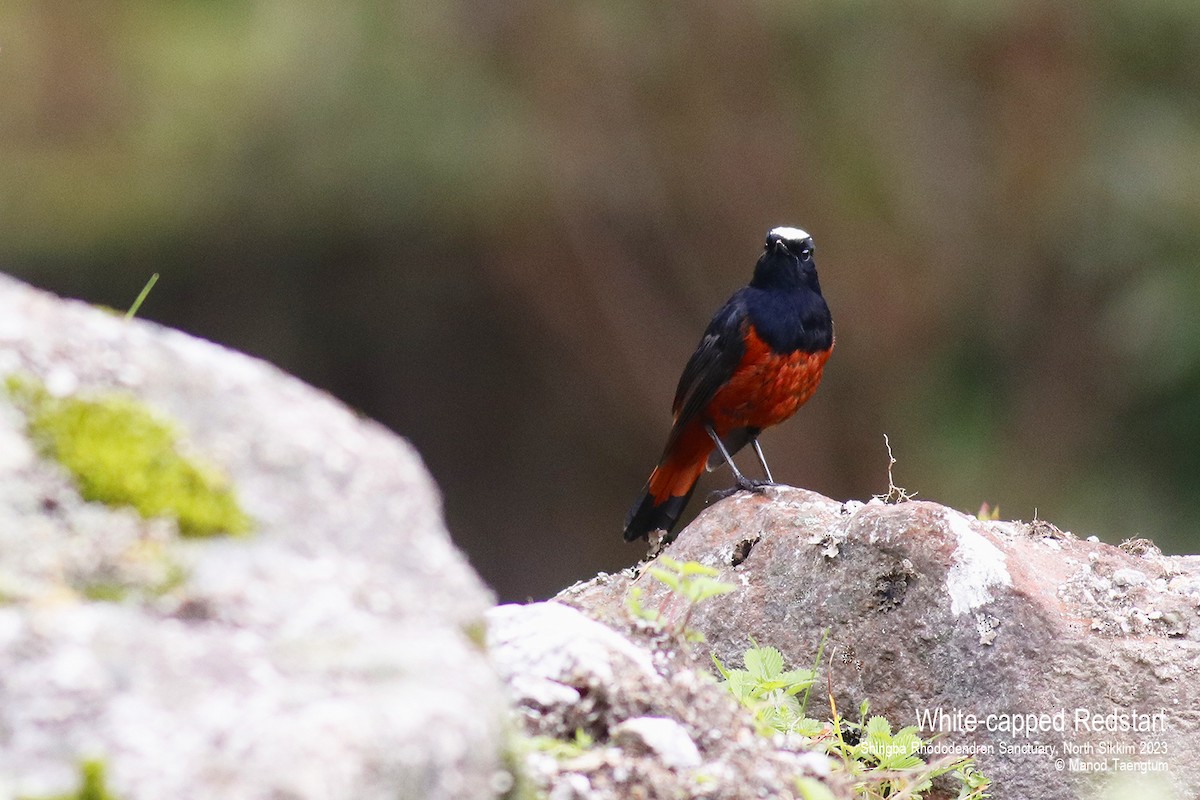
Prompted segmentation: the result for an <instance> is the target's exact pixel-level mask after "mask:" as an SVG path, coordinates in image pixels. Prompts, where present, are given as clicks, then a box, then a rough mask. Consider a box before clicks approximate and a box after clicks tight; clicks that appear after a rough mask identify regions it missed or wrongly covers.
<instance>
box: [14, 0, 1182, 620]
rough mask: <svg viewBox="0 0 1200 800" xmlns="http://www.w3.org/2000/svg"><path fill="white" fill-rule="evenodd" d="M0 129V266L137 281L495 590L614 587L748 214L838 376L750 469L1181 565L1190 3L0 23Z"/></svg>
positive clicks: (71, 13) (130, 285) (531, 0)
mask: <svg viewBox="0 0 1200 800" xmlns="http://www.w3.org/2000/svg"><path fill="white" fill-rule="evenodd" d="M0 109H2V111H0V147H2V148H3V151H2V152H3V158H0V269H2V270H4V271H6V272H10V273H12V274H14V275H16V276H18V277H21V278H24V279H26V280H29V281H31V282H33V283H35V284H37V285H39V286H42V287H45V288H48V289H51V290H54V291H56V292H59V293H62V294H66V295H70V296H75V297H82V298H85V299H87V300H89V301H92V302H96V303H103V304H107V305H111V306H114V307H120V308H125V307H127V306H128V305H129V303H130V302H132V300H133V298H134V297H135V296H136V295H137V293H138V290H139V289H140V288H141V286H142V285H143V283H144V282H145V281H146V279H147V277H148V276H149V275H150V273H151V272H156V271H157V272H161V273H162V279H161V281H160V282H159V283H158V286H157V287H156V288H155V289H154V292H153V293H152V294H151V296H150V298H149V300H148V301H147V302H146V304H145V306H144V307H143V309H142V312H141V316H143V317H146V318H150V319H154V320H157V321H160V322H164V323H166V324H169V325H173V326H176V327H179V328H182V329H183V330H186V331H189V332H192V333H195V334H198V335H200V336H203V337H206V338H209V339H213V340H216V341H218V342H222V343H225V344H228V345H230V346H233V347H236V348H239V349H242V350H245V351H248V352H250V353H253V354H256V355H259V356H262V357H265V358H267V359H269V360H271V361H273V362H275V363H276V364H279V365H280V366H282V367H283V368H285V369H287V370H289V371H290V372H292V373H294V374H296V375H298V376H300V377H302V378H303V379H305V380H307V381H309V382H311V383H313V384H316V385H317V386H320V387H323V388H325V389H327V390H329V391H330V392H332V393H333V394H335V395H337V396H338V397H340V398H342V399H343V400H345V401H346V402H347V403H349V404H350V405H352V406H353V407H355V408H357V409H360V410H361V411H363V412H364V413H366V414H368V415H370V416H372V417H374V418H376V419H379V420H381V421H382V422H384V423H385V424H387V425H388V426H390V427H391V428H393V429H394V430H396V431H397V432H399V433H401V434H403V435H404V436H406V437H409V438H410V439H411V440H412V441H413V442H414V443H415V444H416V445H417V447H418V448H419V449H420V451H421V453H422V454H423V456H424V458H425V459H426V462H427V463H428V465H429V468H430V469H431V471H432V472H433V474H434V476H435V477H436V478H437V480H438V481H439V483H440V485H441V486H442V489H443V492H444V494H445V503H446V512H447V516H448V519H449V524H450V527H451V530H452V532H453V535H454V537H455V539H456V540H457V541H458V543H459V544H460V545H461V546H462V547H463V548H464V549H465V550H466V551H467V553H468V555H469V556H470V558H471V561H472V563H473V564H474V565H475V567H476V568H477V569H478V570H479V572H480V573H481V574H482V575H483V576H484V577H485V579H487V580H488V581H489V582H490V583H491V584H492V585H493V586H494V587H495V588H496V589H497V591H498V592H499V594H500V595H501V597H502V598H506V599H523V598H525V597H543V596H546V595H549V594H552V593H553V592H555V591H557V590H558V589H559V588H561V587H563V586H565V585H567V584H568V583H570V582H572V581H573V580H576V579H581V578H586V577H590V576H591V575H593V574H594V573H595V572H596V571H597V570H600V569H603V570H614V569H618V568H620V567H622V566H625V565H628V564H630V563H632V562H634V561H636V560H637V558H638V557H639V556H640V555H641V554H642V549H641V548H640V547H639V546H637V545H625V544H624V543H623V542H622V541H621V523H622V521H623V518H624V515H625V512H626V509H627V507H628V505H629V503H630V502H632V500H633V498H634V496H635V495H636V494H637V492H638V490H639V489H640V488H641V486H642V483H643V481H644V480H645V478H646V475H647V474H648V473H649V471H650V469H651V468H652V467H653V465H654V463H655V461H656V460H657V458H658V455H659V453H660V449H661V447H662V444H663V440H664V438H665V435H666V430H667V427H668V425H669V408H670V403H671V397H672V395H673V392H674V388H675V381H676V379H677V377H678V374H679V371H680V369H681V368H682V366H683V363H684V362H685V360H686V359H687V357H688V355H689V354H690V353H691V350H692V348H693V347H694V345H695V343H696V341H697V340H698V338H699V336H700V332H701V331H702V330H703V327H704V325H705V324H706V322H707V321H708V318H709V316H710V315H711V313H712V312H713V310H715V308H716V307H717V306H718V305H719V304H720V303H721V302H722V301H723V300H724V299H725V297H726V296H727V295H728V294H729V293H731V292H732V291H733V290H734V289H736V288H737V287H738V286H740V285H742V284H743V283H744V282H745V281H746V280H747V279H748V278H749V275H750V271H751V268H752V265H753V263H754V260H755V258H756V257H757V255H758V252H759V250H760V248H761V241H762V237H763V235H764V234H765V232H766V230H767V229H768V228H770V227H772V226H774V225H778V224H790V225H798V226H801V227H804V228H805V229H807V230H809V231H810V232H812V233H813V234H814V236H815V238H816V242H817V247H818V253H817V256H818V257H817V262H818V265H819V267H820V270H821V277H822V283H823V285H824V287H825V290H826V295H827V297H828V299H829V303H830V305H831V307H832V309H833V313H834V318H835V320H836V324H837V331H838V349H837V351H836V353H835V354H834V357H833V359H832V360H831V361H830V364H829V367H828V369H827V372H826V379H825V383H824V385H823V386H822V388H821V390H820V391H819V392H818V393H817V395H816V397H815V398H814V399H813V401H812V402H810V403H809V404H808V406H806V407H805V408H804V409H803V410H802V411H801V412H800V413H799V414H798V415H797V418H796V419H795V420H793V421H792V422H791V423H789V424H787V425H785V426H783V427H781V428H778V429H775V430H773V431H771V432H769V433H768V434H766V435H765V436H764V439H763V442H764V449H765V450H766V453H767V455H768V458H769V459H770V460H771V463H772V468H773V470H774V472H775V475H776V477H778V478H781V479H783V480H785V481H787V482H789V483H793V484H795V485H800V486H806V487H809V488H812V489H815V490H817V491H820V492H822V493H824V494H828V495H830V496H832V497H835V498H839V499H845V498H860V499H865V498H867V497H869V496H870V495H872V494H876V493H881V492H884V491H885V490H886V489H887V455H886V451H885V449H884V441H883V436H884V434H885V433H886V434H888V435H889V436H890V439H891V444H892V448H893V450H894V451H895V455H896V457H897V459H898V464H897V465H896V467H895V477H896V481H897V483H899V484H900V485H903V486H905V487H907V488H908V489H909V490H910V491H916V492H918V496H919V497H920V498H923V499H931V500H937V501H941V502H944V503H947V504H950V505H952V506H955V507H957V508H960V509H962V510H964V511H968V512H974V511H976V510H977V509H978V508H979V505H980V503H982V502H984V501H987V502H989V503H991V504H993V505H996V504H998V505H999V506H1000V510H1001V513H1002V515H1003V516H1004V517H1006V518H1023V519H1030V518H1032V517H1033V516H1034V514H1035V512H1036V514H1037V515H1038V516H1039V517H1041V518H1043V519H1047V520H1050V521H1052V522H1055V523H1056V524H1058V525H1059V526H1060V527H1062V528H1065V529H1070V530H1073V531H1074V532H1075V533H1077V534H1079V535H1088V534H1093V533H1095V534H1097V535H1099V536H1101V537H1102V538H1104V539H1106V540H1108V541H1113V542H1116V541H1120V540H1121V539H1124V538H1127V537H1131V536H1134V535H1144V536H1149V537H1152V538H1154V539H1155V540H1157V541H1158V543H1159V544H1160V545H1161V546H1162V547H1163V548H1164V550H1167V551H1169V552H1180V551H1195V550H1197V549H1200V548H1198V547H1197V524H1196V522H1195V521H1194V514H1193V511H1194V508H1195V506H1196V503H1197V500H1198V499H1200V488H1198V486H1200V313H1197V309H1198V308H1200V302H1198V301H1200V255H1198V254H1200V4H1196V3H1191V2H1183V0H1136V2H1135V0H1086V1H1085V0H1078V1H1077V2H1070V1H1069V0H1068V1H1066V2H1060V1H1057V0H1056V1H1054V2H1050V1H1049V0H1010V1H1006V0H998V1H997V2H982V0H981V1H980V2H971V1H970V0H946V1H945V2H933V0H924V1H923V0H910V1H908V2H865V1H863V2H851V1H850V0H841V1H840V2H825V3H816V2H785V0H756V1H755V2H745V3H717V2H714V3H688V4H683V3H680V4H673V3H659V2H649V1H648V0H643V1H640V2H634V1H632V0H629V1H616V2H601V3H591V4H587V3H564V2H561V1H555V0H510V1H509V2H497V3H492V2H454V1H453V0H449V1H447V2H441V3H423V2H390V3H384V2H367V1H365V0H349V1H346V0H343V1H342V2H336V3H335V2H329V1H328V0H257V1H251V2H233V1H232V0H206V1H205V2H200V1H199V0H193V2H176V3H141V2H117V1H115V0H110V1H109V2H63V1H61V0H60V1H59V2H49V1H47V0H41V1H39V2H33V1H32V0H24V1H23V0H7V2H5V3H3V4H2V5H0ZM728 483H729V481H728V476H727V474H723V473H717V474H716V475H714V476H709V477H708V478H706V479H705V483H704V484H703V485H702V488H701V492H706V491H708V490H711V489H717V488H723V487H724V486H726V485H728ZM700 496H701V495H698V497H700ZM699 505H700V503H698V502H694V506H695V507H699ZM693 510H695V509H693ZM381 533H385V532H381Z"/></svg>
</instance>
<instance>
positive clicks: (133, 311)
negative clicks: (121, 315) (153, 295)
mask: <svg viewBox="0 0 1200 800" xmlns="http://www.w3.org/2000/svg"><path fill="white" fill-rule="evenodd" d="M156 283H158V273H157V272H156V273H154V274H153V275H151V276H150V280H148V281H146V285H145V286H143V287H142V291H141V292H139V293H138V296H137V299H136V300H134V301H133V305H131V306H130V307H129V310H128V311H126V312H125V319H133V318H134V316H136V315H137V312H138V309H139V308H141V307H142V303H143V302H145V300H146V297H147V295H149V294H150V290H151V289H153V288H154V284H156Z"/></svg>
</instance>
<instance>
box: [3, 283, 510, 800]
mask: <svg viewBox="0 0 1200 800" xmlns="http://www.w3.org/2000/svg"><path fill="white" fill-rule="evenodd" d="M11 376H20V377H21V379H22V380H27V381H33V382H40V385H41V386H43V387H44V390H45V392H46V393H47V396H48V397H84V398H110V397H118V396H119V397H122V398H132V402H136V403H137V404H139V405H144V406H145V408H146V409H148V410H149V413H151V414H152V415H155V416H156V417H160V418H161V419H163V420H169V421H170V424H171V425H172V426H173V427H174V428H175V429H177V430H178V431H179V432H180V434H181V435H182V437H183V441H182V444H181V449H184V450H186V451H187V453H188V454H189V456H190V455H195V456H196V457H198V458H201V459H202V460H203V461H204V462H205V463H207V464H208V465H210V467H211V468H213V469H215V470H218V471H219V472H220V473H222V474H223V475H224V476H225V478H226V479H227V481H228V484H229V486H230V487H232V489H233V491H234V492H235V493H236V496H237V500H238V502H239V503H240V507H241V509H242V510H244V512H245V514H246V515H248V516H249V517H250V518H251V520H252V530H251V531H250V532H249V533H247V534H245V535H242V536H237V537H220V536H218V537H212V538H192V539H184V538H181V537H180V535H179V528H178V526H177V524H176V522H175V521H174V520H173V519H171V518H157V519H143V518H142V517H141V516H140V515H139V514H137V513H136V512H134V511H133V510H131V509H129V508H114V507H109V506H106V505H101V504H99V503H95V502H85V501H84V500H82V499H81V498H80V495H79V490H78V486H77V484H76V482H75V481H74V480H73V479H72V478H71V476H70V475H68V474H67V473H66V471H65V470H64V469H63V468H62V467H60V466H59V465H58V464H56V463H54V462H52V461H50V460H47V459H46V458H43V457H41V456H40V455H39V448H38V447H35V446H33V444H32V443H31V441H30V439H29V438H28V436H27V430H26V418H25V415H24V414H23V413H22V411H21V410H19V409H18V408H17V407H16V406H15V405H14V402H13V397H12V396H11V395H10V394H5V393H3V390H2V389H0V552H3V553H4V559H3V562H2V563H0V598H2V604H0V796H3V797H10V796H15V795H20V796H29V797H45V796H53V795H63V794H65V793H67V792H72V791H75V790H76V789H77V788H78V782H79V765H80V762H81V761H84V760H89V759H94V760H98V761H99V762H102V763H103V765H104V772H105V775H106V781H107V787H108V789H109V790H110V791H111V792H112V793H113V794H115V795H116V796H119V797H121V798H123V800H137V798H162V797H238V798H277V797H293V798H309V797H311V798H342V797H344V798H373V797H377V798H385V797H386V798H422V799H424V798H471V799H472V800H474V799H475V798H484V797H491V796H496V795H497V794H498V793H499V791H500V790H502V788H503V786H504V784H505V781H504V780H502V778H503V777H504V773H503V768H502V760H501V758H502V750H503V749H504V748H505V746H506V745H505V742H506V726H507V722H506V713H505V705H504V699H503V695H502V694H501V691H500V686H499V683H498V681H496V679H495V676H494V674H493V673H492V671H491V669H490V667H489V666H488V664H487V663H486V661H485V660H484V657H483V654H482V652H481V650H480V645H479V637H481V636H482V630H483V622H482V619H483V613H484V611H485V610H486V608H487V607H488V606H489V605H490V604H491V598H490V596H489V593H488V592H487V590H486V589H485V587H483V586H482V585H481V583H480V582H479V580H478V579H477V577H476V576H475V575H474V574H473V573H472V572H471V570H470V568H469V567H468V566H467V565H466V563H465V561H464V559H463V558H462V557H461V555H460V554H459V553H458V552H457V551H456V550H455V549H454V547H453V546H452V545H451V544H450V541H449V538H448V536H447V534H446V531H445V528H444V525H443V522H442V518H441V511H440V500H439V498H438V495H437V491H436V489H435V487H434V485H433V483H432V481H431V480H430V478H429V476H428V475H427V473H426V472H425V469H424V468H423V466H422V464H421V462H420V459H419V457H418V456H417V454H416V453H415V452H414V451H413V450H412V448H410V447H409V446H408V445H407V444H406V443H405V442H404V441H402V440H400V439H398V438H397V437H395V436H394V435H392V434H390V433H389V432H388V431H386V430H384V429H383V428H382V427H380V426H378V425H376V424H373V423H371V422H369V421H366V420H363V419H361V418H358V417H357V416H356V415H354V414H352V413H351V412H349V411H348V410H347V409H345V408H344V407H342V406H341V405H339V404H338V403H336V402H335V401H333V400H332V399H330V398H329V397H327V396H325V395H323V394H322V393H320V392H317V391H315V390H313V389H311V388H309V387H307V386H305V385H303V384H301V383H300V382H299V381H297V380H295V379H293V378H290V377H288V376H287V375H284V374H282V373H281V372H279V371H278V370H276V369H274V368H272V367H270V366H268V365H266V364H264V363H262V362H260V361H257V360H254V359H252V358H248V357H246V356H243V355H239V354H237V353H233V352H230V351H227V350H224V349H222V348H220V347H217V346H215V345H212V344H209V343H206V342H203V341H200V340H198V339H194V338H192V337H189V336H186V335H184V334H182V333H179V332H176V331H172V330H167V329H164V328H161V327H159V326H157V325H153V324H149V323H144V322H138V321H133V322H126V321H124V320H122V319H120V318H119V317H117V316H114V315H113V314H110V313H107V312H105V311H102V310H99V309H95V308H92V307H90V306H87V305H85V304H82V303H77V302H64V301H60V300H57V299H55V298H53V297H50V296H48V295H46V294H43V293H41V292H37V291H34V290H32V289H30V288H28V287H26V286H24V285H22V284H19V283H17V282H15V281H12V280H11V279H7V278H3V277H0V381H2V380H3V379H4V378H8V377H11ZM123 402H124V401H123ZM508 783H511V780H509V781H508ZM498 787H499V788H498Z"/></svg>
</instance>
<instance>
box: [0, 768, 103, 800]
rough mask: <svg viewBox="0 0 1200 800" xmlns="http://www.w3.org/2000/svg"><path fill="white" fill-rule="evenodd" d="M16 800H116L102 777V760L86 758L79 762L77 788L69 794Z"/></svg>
mask: <svg viewBox="0 0 1200 800" xmlns="http://www.w3.org/2000/svg"><path fill="white" fill-rule="evenodd" d="M18 800H117V796H116V795H115V794H113V793H112V792H110V791H109V790H108V786H107V784H106V782H105V779H104V762H103V761H98V760H96V759H88V760H87V761H83V762H81V763H80V764H79V788H78V789H76V790H75V791H73V792H70V793H69V794H60V795H54V796H52V797H39V798H33V797H28V796H26V797H21V798H18Z"/></svg>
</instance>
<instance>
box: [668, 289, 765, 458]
mask: <svg viewBox="0 0 1200 800" xmlns="http://www.w3.org/2000/svg"><path fill="white" fill-rule="evenodd" d="M748 320H749V318H748V316H747V313H746V303H745V300H744V299H743V298H742V296H741V293H740V292H739V293H738V294H735V295H734V296H733V297H731V298H729V300H728V302H726V303H725V305H723V306H722V307H721V309H720V310H719V311H718V312H717V313H716V314H715V315H714V316H713V318H712V321H711V322H709V323H708V328H706V329H705V331H704V337H703V338H702V339H701V340H700V344H699V345H698V346H697V347H696V352H694V353H692V357H691V358H690V359H688V363H687V366H685V367H684V368H683V374H682V375H681V376H679V386H678V387H677V388H676V389H675V402H674V403H672V404H671V410H672V412H674V414H675V424H674V425H673V426H672V428H671V436H670V437H669V438H668V440H667V447H666V451H668V452H669V451H670V449H671V446H672V445H673V444H674V443H675V439H676V437H677V436H678V435H679V432H680V431H681V430H683V428H685V427H686V426H687V424H688V423H689V422H691V421H692V420H693V419H695V418H696V417H697V416H698V415H700V414H701V413H703V411H704V408H705V406H707V405H708V403H709V402H710V401H711V400H712V399H713V396H714V395H716V393H717V391H718V390H719V389H720V388H721V387H722V386H723V385H724V384H725V382H726V381H728V380H729V379H730V378H731V377H732V376H733V373H734V371H735V370H736V369H737V367H738V364H740V363H741V360H742V356H743V355H745V353H746V330H747V326H748V325H749V321H748Z"/></svg>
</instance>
